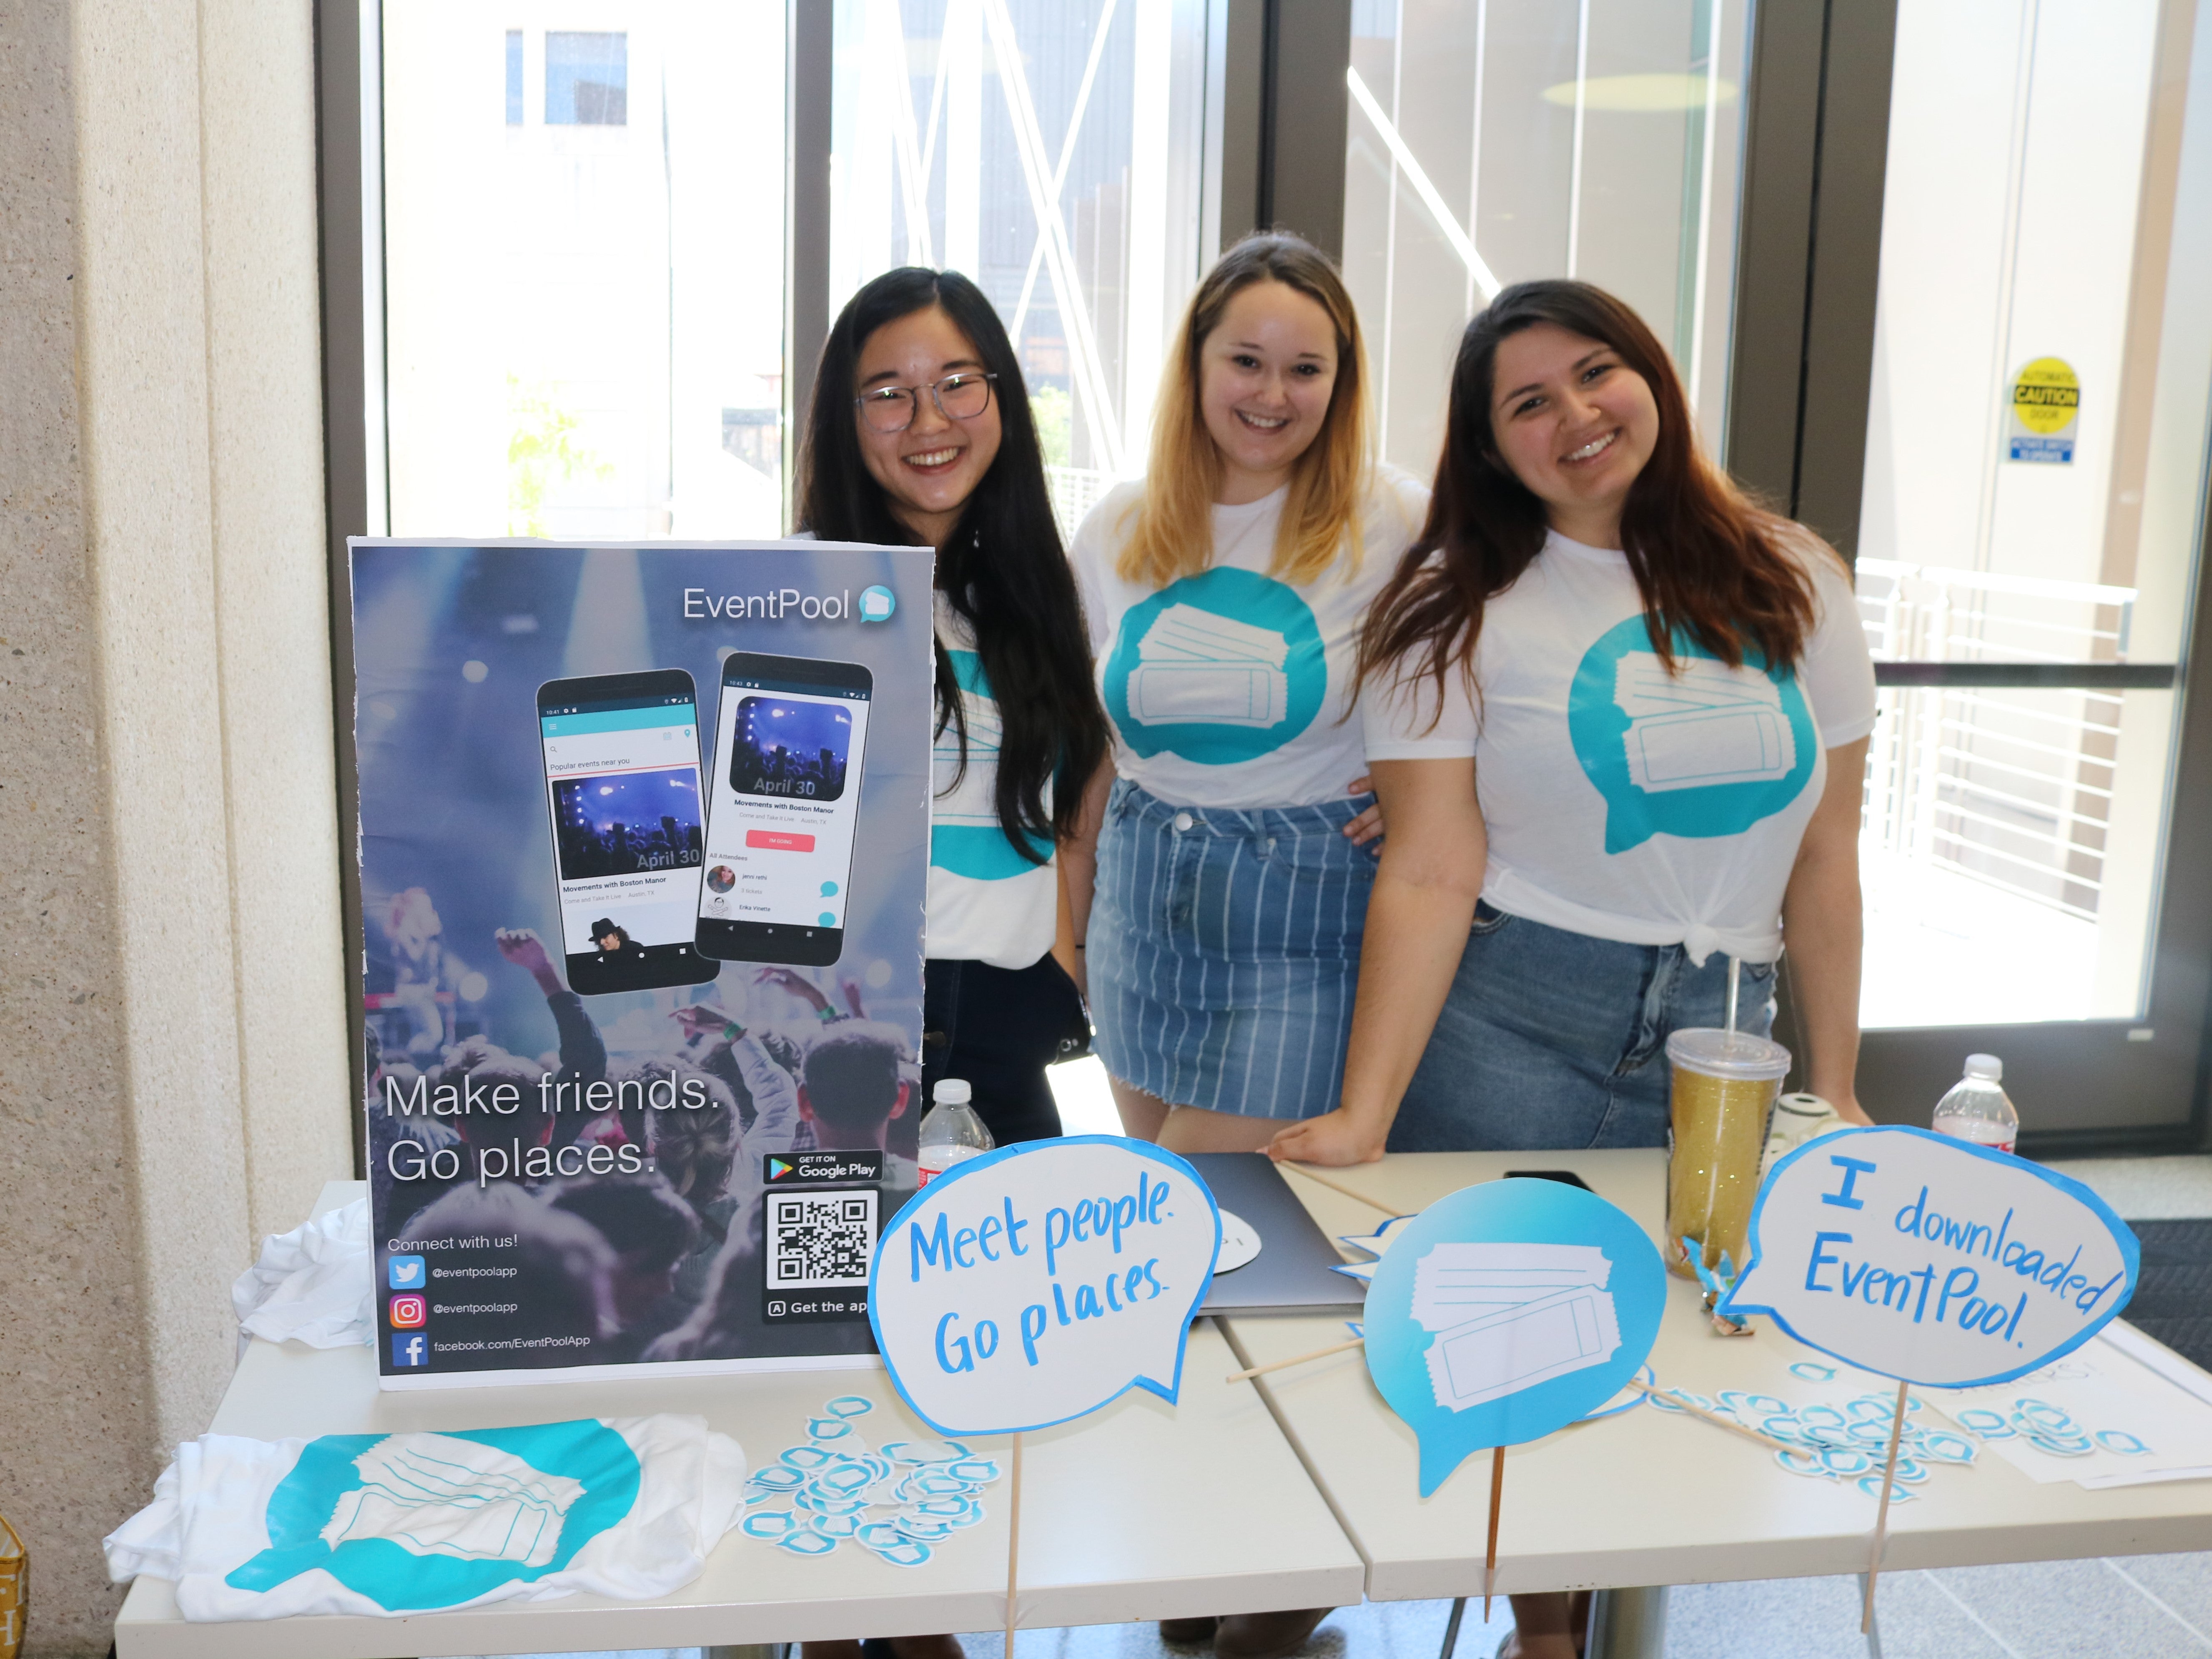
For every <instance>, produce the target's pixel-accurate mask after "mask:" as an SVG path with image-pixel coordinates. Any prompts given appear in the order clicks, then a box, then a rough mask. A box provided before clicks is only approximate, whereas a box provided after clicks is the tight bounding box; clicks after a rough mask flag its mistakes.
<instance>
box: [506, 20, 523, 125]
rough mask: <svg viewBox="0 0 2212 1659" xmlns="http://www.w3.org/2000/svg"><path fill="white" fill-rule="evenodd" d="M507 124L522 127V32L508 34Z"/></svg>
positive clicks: (514, 31) (510, 30) (512, 30)
mask: <svg viewBox="0 0 2212 1659" xmlns="http://www.w3.org/2000/svg"><path fill="white" fill-rule="evenodd" d="M507 125H509V126H511V127H519V126H520V125H522V31H521V30H520V29H509V30H508V31H507Z"/></svg>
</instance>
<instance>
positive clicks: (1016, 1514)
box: [1006, 1434, 1022, 1659]
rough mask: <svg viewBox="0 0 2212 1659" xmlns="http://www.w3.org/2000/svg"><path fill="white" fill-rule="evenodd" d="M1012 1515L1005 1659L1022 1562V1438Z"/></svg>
mask: <svg viewBox="0 0 2212 1659" xmlns="http://www.w3.org/2000/svg"><path fill="white" fill-rule="evenodd" d="M1012 1509H1013V1513H1012V1515H1010V1516H1008V1517H1007V1520H1006V1659H1014V1585H1015V1583H1017V1582H1018V1579H1019V1577H1020V1574H1021V1560H1022V1437H1021V1436H1020V1435H1019V1434H1016V1435H1015V1436H1014V1498H1013V1505H1012Z"/></svg>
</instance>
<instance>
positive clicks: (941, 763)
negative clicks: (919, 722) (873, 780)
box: [929, 647, 1052, 881]
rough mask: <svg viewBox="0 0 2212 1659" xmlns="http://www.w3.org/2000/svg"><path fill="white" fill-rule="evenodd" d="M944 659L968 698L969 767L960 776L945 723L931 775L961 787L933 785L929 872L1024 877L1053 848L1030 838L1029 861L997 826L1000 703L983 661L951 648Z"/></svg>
mask: <svg viewBox="0 0 2212 1659" xmlns="http://www.w3.org/2000/svg"><path fill="white" fill-rule="evenodd" d="M945 656H946V657H948V658H950V659H951V663H952V678H953V679H954V680H955V681H957V683H958V684H959V687H960V689H961V690H962V691H963V692H965V693H966V694H967V696H966V699H965V702H964V704H963V707H964V709H965V712H966V714H967V716H968V765H967V769H966V770H965V771H960V728H959V726H957V725H956V724H955V723H954V722H952V721H951V720H947V721H945V727H944V729H943V730H942V731H939V732H934V734H933V738H932V748H931V750H930V758H931V761H932V763H933V772H934V773H935V775H937V776H939V777H940V778H944V779H948V780H949V779H951V777H952V776H953V775H955V773H956V772H957V773H958V775H959V781H958V782H957V783H954V784H953V785H952V786H951V788H950V789H949V790H948V789H945V787H944V786H943V785H942V784H939V785H937V786H936V787H937V788H938V789H939V792H940V793H938V794H936V795H935V796H934V797H933V799H931V801H930V811H929V862H930V866H931V867H932V868H933V869H938V870H949V871H951V872H952V873H953V874H954V875H956V876H965V877H967V878H968V879H969V880H970V881H1006V880H1008V879H1010V878H1012V877H1015V876H1025V875H1027V874H1028V873H1029V872H1030V871H1032V870H1035V869H1036V868H1038V867H1039V865H1040V863H1041V861H1042V860H1046V859H1048V858H1050V857H1051V856H1052V843H1051V842H1048V841H1045V840H1042V839H1039V838H1036V837H1032V838H1031V839H1030V846H1031V847H1033V848H1036V861H1032V860H1029V859H1025V858H1024V857H1023V856H1022V855H1021V854H1020V853H1018V851H1016V850H1015V848H1014V844H1013V843H1012V842H1010V841H1008V840H1007V839H1006V829H1005V827H1004V826H1003V825H1002V824H1001V823H1000V822H999V804H998V799H997V794H996V790H997V775H998V768H999V742H1000V738H1001V737H1002V736H1003V735H1004V732H1005V727H1004V726H1002V725H1001V724H1000V720H999V703H998V700H997V699H996V698H995V697H994V696H992V695H991V682H990V680H989V678H987V676H986V675H985V674H984V672H983V659H982V658H981V657H979V656H977V655H976V654H975V653H974V652H973V651H955V650H952V649H951V648H950V647H947V649H946V651H945Z"/></svg>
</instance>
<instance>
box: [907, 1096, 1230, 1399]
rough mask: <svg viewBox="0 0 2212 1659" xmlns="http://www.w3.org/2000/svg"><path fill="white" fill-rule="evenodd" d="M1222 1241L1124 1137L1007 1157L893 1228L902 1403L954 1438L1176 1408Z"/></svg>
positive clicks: (964, 1167) (1186, 1180) (988, 1161)
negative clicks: (1116, 1406)
mask: <svg viewBox="0 0 2212 1659" xmlns="http://www.w3.org/2000/svg"><path fill="white" fill-rule="evenodd" d="M1220 1243H1221V1223H1220V1219H1219V1216H1218V1212H1217V1210H1216V1208H1215V1206H1214V1201H1213V1195H1212V1193H1210V1192H1209V1191H1207V1190H1206V1183H1205V1182H1203V1181H1201V1180H1200V1178H1199V1176H1198V1172H1197V1171H1196V1170H1193V1169H1192V1168H1191V1167H1190V1165H1189V1164H1186V1163H1184V1162H1183V1161H1182V1159H1181V1158H1177V1157H1176V1155H1175V1154H1174V1153H1173V1152H1165V1151H1163V1150H1162V1149H1161V1148H1159V1147H1158V1146H1152V1144H1151V1143H1150V1142H1148V1141H1141V1140H1130V1139H1124V1138H1122V1137H1121V1136H1119V1135H1069V1136H1066V1137H1064V1138H1062V1139H1057V1140H1041V1141H1027V1142H1023V1143H1021V1144H1018V1145H1016V1146H1006V1147H1001V1148H1000V1150H998V1151H997V1152H987V1153H985V1154H984V1155H983V1156H982V1157H981V1158H969V1159H967V1160H965V1161H964V1162H962V1163H960V1164H955V1165H953V1166H952V1167H951V1169H949V1170H946V1171H945V1173H944V1174H943V1175H941V1176H938V1177H937V1178H936V1179H935V1180H934V1181H932V1182H930V1183H929V1185H928V1186H927V1187H926V1188H923V1189H922V1190H921V1192H920V1193H919V1194H916V1195H915V1198H914V1199H913V1200H910V1201H909V1202H908V1205H907V1206H906V1207H905V1208H904V1209H903V1210H902V1211H900V1212H899V1213H898V1216H897V1218H896V1219H895V1220H894V1221H893V1222H892V1224H891V1225H890V1227H889V1228H888V1229H887V1230H886V1231H884V1236H883V1238H882V1241H881V1243H879V1244H878V1246H877V1249H876V1255H875V1260H874V1262H873V1264H872V1269H871V1272H870V1274H869V1279H868V1320H869V1322H870V1324H872V1326H873V1327H874V1328H875V1334H876V1344H877V1346H878V1349H879V1350H880V1351H881V1352H882V1353H883V1357H884V1365H885V1366H886V1367H887V1368H888V1369H889V1370H890V1376H891V1383H892V1385H893V1386H894V1387H896V1389H898V1391H899V1397H900V1398H901V1399H902V1400H904V1401H906V1403H907V1404H908V1406H909V1407H912V1408H913V1409H914V1412H915V1415H917V1416H918V1417H920V1418H921V1419H922V1421H923V1422H925V1423H927V1424H928V1425H930V1426H931V1427H932V1428H933V1429H935V1430H936V1431H938V1432H939V1433H940V1434H947V1435H969V1434H1018V1433H1020V1432H1022V1431H1025V1430H1029V1429H1038V1428H1045V1427H1048V1426H1049V1425H1053V1424H1054V1423H1065V1422H1066V1421H1067V1420H1068V1419H1071V1418H1075V1417H1080V1416H1082V1415H1083V1414H1084V1413H1086V1412H1091V1411H1096V1410H1097V1408H1098V1407H1101V1406H1103V1405H1105V1404H1106V1403H1107V1402H1108V1401H1111V1400H1114V1399H1115V1398H1117V1397H1118V1396H1119V1395H1121V1394H1122V1393H1124V1392H1125V1391H1126V1390H1127V1389H1132V1388H1142V1389H1150V1390H1151V1391H1152V1393H1154V1394H1157V1395H1159V1396H1160V1397H1161V1398H1162V1399H1164V1400H1166V1401H1170V1403H1172V1402H1173V1401H1174V1400H1175V1398H1176V1391H1177V1389H1178V1388H1179V1387H1180V1386H1181V1383H1182V1354H1183V1343H1184V1339H1185V1337H1186V1335H1187V1334H1188V1330H1189V1328H1190V1321H1191V1316H1193V1315H1194V1313H1196V1312H1197V1310H1198V1307H1199V1304H1200V1303H1201V1302H1203V1301H1204V1300H1205V1299H1206V1291H1207V1289H1208V1288H1209V1282H1210V1280H1211V1279H1212V1273H1213V1266H1214V1261H1215V1259H1216V1256H1217V1254H1218V1250H1219V1248H1220Z"/></svg>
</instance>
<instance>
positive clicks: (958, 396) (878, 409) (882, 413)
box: [853, 371, 999, 432]
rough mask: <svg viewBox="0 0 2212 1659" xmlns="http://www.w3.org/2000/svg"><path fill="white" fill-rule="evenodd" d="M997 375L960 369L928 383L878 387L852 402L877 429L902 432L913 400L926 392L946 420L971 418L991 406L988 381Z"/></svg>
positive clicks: (910, 417) (911, 418)
mask: <svg viewBox="0 0 2212 1659" xmlns="http://www.w3.org/2000/svg"><path fill="white" fill-rule="evenodd" d="M998 378H999V377H998V376H997V375H995V374H975V373H973V372H971V371H963V372H962V373H960V374H948V375H946V376H945V378H944V379H943V380H938V381H935V382H933V384H931V385H929V386H878V387H876V388H875V389H874V390H873V391H872V392H862V393H861V394H860V396H859V397H857V398H854V399H853V402H854V405H855V406H856V407H857V408H858V409H859V410H860V418H861V419H862V420H864V421H866V422H867V423H868V426H869V428H870V429H872V430H873V431H877V432H903V431H905V430H906V429H907V428H908V427H910V426H912V425H913V424H914V412H915V410H916V409H917V408H919V407H920V406H921V405H920V404H918V403H917V402H916V401H915V400H916V399H917V398H919V397H920V396H921V394H922V393H923V392H927V393H928V394H929V395H930V398H931V399H932V401H933V402H934V403H935V404H937V412H938V413H939V414H940V415H942V416H945V419H947V420H948V421H972V420H974V419H975V417H976V416H978V415H981V413H982V412H983V411H984V410H987V409H988V408H989V407H990V406H991V382H992V381H994V380H997V379H998Z"/></svg>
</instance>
